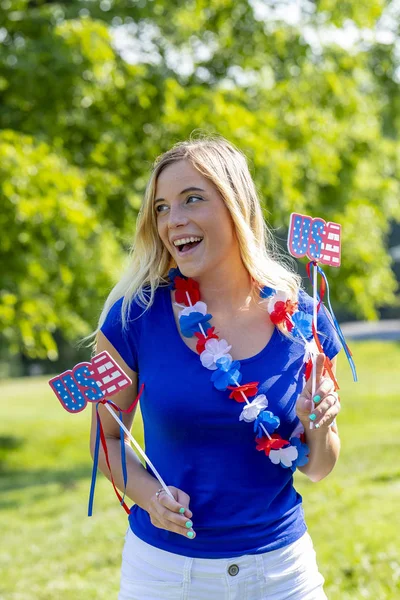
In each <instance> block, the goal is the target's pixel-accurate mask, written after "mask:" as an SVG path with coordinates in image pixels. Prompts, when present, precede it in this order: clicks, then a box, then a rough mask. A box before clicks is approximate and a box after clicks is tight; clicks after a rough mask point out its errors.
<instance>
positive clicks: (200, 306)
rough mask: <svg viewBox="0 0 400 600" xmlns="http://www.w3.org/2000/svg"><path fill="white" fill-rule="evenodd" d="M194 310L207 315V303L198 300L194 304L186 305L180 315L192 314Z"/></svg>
mask: <svg viewBox="0 0 400 600" xmlns="http://www.w3.org/2000/svg"><path fill="white" fill-rule="evenodd" d="M193 312H199V313H201V314H202V315H206V314H207V304H206V303H205V302H201V301H199V302H196V304H193V306H186V308H184V309H183V310H181V311H180V313H179V317H182V315H185V316H187V315H190V314H191V313H193Z"/></svg>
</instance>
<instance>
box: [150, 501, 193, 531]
mask: <svg viewBox="0 0 400 600" xmlns="http://www.w3.org/2000/svg"><path fill="white" fill-rule="evenodd" d="M159 511H161V512H158V514H156V515H155V514H154V513H152V515H151V517H150V518H151V522H152V524H153V525H154V526H155V527H158V528H159V529H165V530H166V531H172V532H173V533H177V534H179V535H183V536H184V537H186V538H189V539H194V538H195V537H196V532H195V531H194V530H193V527H192V525H193V523H192V521H191V520H190V519H185V518H183V517H182V516H181V515H177V514H176V513H173V512H171V511H168V509H167V508H164V507H161V509H159ZM168 516H170V517H171V519H176V518H179V519H182V518H183V522H179V523H176V522H175V521H174V520H170V519H169V518H168Z"/></svg>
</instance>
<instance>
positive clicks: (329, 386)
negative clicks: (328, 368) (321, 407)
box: [313, 377, 335, 404]
mask: <svg viewBox="0 0 400 600" xmlns="http://www.w3.org/2000/svg"><path fill="white" fill-rule="evenodd" d="M334 391H335V386H334V383H333V381H332V379H331V378H330V377H323V378H322V379H321V383H320V385H319V387H317V389H316V391H315V395H314V398H313V401H314V402H315V403H316V404H318V403H319V402H321V400H324V398H325V396H328V394H331V393H332V392H334Z"/></svg>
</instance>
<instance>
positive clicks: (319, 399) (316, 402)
mask: <svg viewBox="0 0 400 600" xmlns="http://www.w3.org/2000/svg"><path fill="white" fill-rule="evenodd" d="M314 402H315V404H318V402H321V396H319V395H318V394H317V395H316V396H314Z"/></svg>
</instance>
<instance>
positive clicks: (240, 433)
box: [91, 136, 340, 600]
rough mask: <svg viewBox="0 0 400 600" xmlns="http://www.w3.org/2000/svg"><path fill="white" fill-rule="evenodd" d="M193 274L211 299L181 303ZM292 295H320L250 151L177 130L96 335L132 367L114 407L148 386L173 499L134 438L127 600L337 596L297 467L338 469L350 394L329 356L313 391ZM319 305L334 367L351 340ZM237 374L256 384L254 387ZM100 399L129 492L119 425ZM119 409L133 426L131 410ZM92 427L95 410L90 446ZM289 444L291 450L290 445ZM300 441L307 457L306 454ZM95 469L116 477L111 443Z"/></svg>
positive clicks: (308, 471) (304, 304) (150, 449)
mask: <svg viewBox="0 0 400 600" xmlns="http://www.w3.org/2000/svg"><path fill="white" fill-rule="evenodd" d="M171 268H178V269H179V271H176V270H175V271H172V275H171V276H172V279H173V282H172V285H171V281H170V280H169V279H168V273H169V272H170V269H171ZM176 276H178V278H177V279H176V278H174V277H176ZM192 280H194V282H195V284H193V285H194V286H195V287H196V286H198V290H199V292H200V294H201V302H204V303H205V306H206V308H205V309H204V306H203V305H200V304H198V305H197V304H196V302H197V297H195V296H192V297H191V298H190V296H189V301H188V302H183V303H182V300H180V301H177V297H178V296H176V295H175V294H176V291H175V290H174V289H173V288H174V287H176V285H175V284H178V283H180V284H182V282H184V283H183V286H184V287H185V285H188V284H187V282H189V283H190V282H192ZM185 282H186V283H185ZM191 285H192V284H191ZM196 289H197V287H196ZM277 294H278V295H277ZM271 295H272V296H271ZM184 296H185V292H184ZM180 297H182V294H181V296H180ZM186 297H187V295H186ZM271 297H274V298H275V300H276V301H277V299H279V298H280V299H283V300H284V301H286V304H285V306H291V307H292V308H293V310H292V311H289V313H288V315H287V316H288V318H287V319H286V320H285V319H283V320H280V321H279V319H273V318H272V316H273V315H276V312H275V313H273V312H271V310H270V303H269V301H270V299H271ZM184 300H185V298H184ZM192 300H193V302H192ZM191 305H192V306H191ZM193 305H196V306H197V308H196V309H195V308H193ZM268 307H269V308H268ZM296 307H297V308H298V309H299V310H300V309H301V311H302V313H301V314H302V315H303V316H304V314H306V315H309V314H310V313H311V312H312V299H311V298H310V296H308V295H307V294H306V293H305V292H304V291H302V290H301V289H300V278H299V276H298V275H296V274H294V273H293V272H292V271H291V270H290V268H289V267H288V266H287V265H285V263H284V262H283V261H282V260H281V259H279V256H278V254H277V252H276V251H275V250H274V244H273V240H272V239H271V234H270V233H269V231H268V229H267V227H266V225H265V223H264V220H263V216H262V210H261V206H260V202H259V199H258V197H257V193H256V190H255V186H254V183H253V181H252V178H251V175H250V173H249V169H248V165H247V161H246V159H245V156H244V155H243V153H242V152H241V151H239V150H238V149H236V148H235V147H234V146H233V145H232V144H230V143H229V142H228V141H227V140H225V139H224V138H222V137H220V136H209V137H203V138H197V139H190V140H188V141H185V142H181V143H178V144H176V145H175V146H173V147H172V148H171V149H170V150H169V151H168V152H166V153H165V154H163V155H162V156H160V157H159V158H158V159H157V160H156V161H155V164H154V168H153V171H152V173H151V176H150V179H149V182H148V185H147V189H146V192H145V197H144V200H143V204H142V207H141V210H140V213H139V216H138V220H137V226H136V235H135V240H134V244H133V248H132V252H131V256H130V264H129V267H128V269H127V271H126V272H125V273H124V275H123V277H122V278H121V280H120V281H119V283H117V285H116V286H115V288H114V289H113V290H112V291H111V293H110V295H109V297H108V299H107V301H106V303H105V306H104V309H103V311H102V314H101V317H100V322H99V328H98V330H97V332H96V333H97V338H96V340H97V344H96V352H101V351H103V350H107V351H108V352H109V353H110V354H111V355H112V356H113V357H114V358H115V360H116V361H117V362H118V363H119V364H120V366H121V367H122V368H123V369H124V370H125V372H126V373H127V374H128V375H129V376H130V377H131V379H132V380H133V385H132V386H131V387H129V388H127V389H125V390H123V391H121V392H119V393H118V394H117V395H116V396H114V397H113V400H114V401H115V402H116V404H118V405H119V406H120V407H121V408H123V409H126V408H127V407H128V406H129V405H130V404H131V403H132V401H133V400H134V398H135V396H136V394H137V390H138V386H139V385H141V384H142V383H144V392H143V394H142V396H141V399H140V404H141V412H142V416H143V422H144V435H145V450H146V453H147V454H148V456H149V458H150V459H151V461H152V462H153V464H154V465H155V466H156V468H157V470H158V471H159V472H160V474H161V476H162V477H163V479H164V481H166V482H167V484H168V486H169V489H170V491H171V493H172V495H173V497H174V500H172V498H170V497H169V496H168V494H167V493H166V492H165V491H162V490H160V485H159V483H158V480H157V479H156V478H155V476H154V474H153V473H152V472H151V470H150V469H146V468H144V467H143V466H142V464H141V463H140V461H139V459H138V458H137V456H136V455H135V453H134V452H133V450H132V449H131V448H130V446H129V444H127V446H126V456H127V458H126V460H127V471H128V483H127V488H126V493H127V496H128V497H129V498H131V499H132V501H133V502H134V505H133V506H132V508H131V511H130V515H129V527H128V531H127V534H126V538H125V546H124V550H123V558H122V575H121V587H120V595H119V599H120V600H150V599H151V600H163V599H167V598H168V599H174V600H180V599H182V600H183V599H186V600H200V599H201V600H203V599H207V600H214V599H218V600H223V599H227V600H228V599H229V600H235V599H237V600H246V599H248V600H261V599H263V600H264V599H267V598H268V599H269V600H284V599H288V598H293V599H295V600H320V599H323V598H326V596H325V593H324V591H323V583H324V578H323V576H322V575H321V574H320V573H319V571H318V567H317V563H316V558H315V552H314V549H313V544H312V541H311V538H310V536H309V534H308V532H307V526H306V524H305V521H304V514H303V509H302V499H301V496H300V495H299V494H298V493H297V492H296V490H295V489H294V487H293V471H294V469H295V467H296V466H297V468H298V469H299V470H300V471H302V472H303V473H304V474H305V475H307V476H308V477H309V478H310V479H311V480H312V481H319V480H321V479H323V478H324V477H326V476H327V475H328V474H329V473H330V471H331V470H332V469H333V467H334V465H335V463H336V461H337V458H338V454H339V447H340V441H339V436H338V430H337V427H336V422H335V417H336V415H337V414H338V412H339V409H340V405H339V402H338V397H337V395H336V393H335V392H334V387H333V384H332V381H331V379H330V378H329V377H325V376H324V375H323V373H324V360H325V357H324V355H323V354H320V355H319V357H318V360H317V393H316V395H315V398H314V401H315V403H316V404H312V402H311V385H310V381H311V380H310V379H309V380H308V381H307V382H305V377H304V368H305V362H304V355H305V347H306V346H305V343H304V342H305V336H304V335H301V334H300V335H297V336H296V335H295V333H296V330H295V329H293V328H292V325H291V323H293V322H294V318H295V315H294V314H293V313H294V311H295V310H296ZM203 309H204V310H203ZM185 310H186V312H185ZM274 310H275V309H274ZM193 311H194V312H196V311H197V312H196V315H199V314H200V313H201V315H200V316H201V318H202V319H203V324H204V327H203V329H202V328H201V326H200V329H199V330H198V331H197V333H198V335H194V334H193V331H192V332H191V331H189V333H188V331H187V326H185V328H183V325H182V324H183V320H182V315H183V316H188V317H189V321H190V318H191V317H190V315H191V314H192V316H193ZM198 311H200V313H199V312H198ZM204 312H206V314H204ZM299 314H300V313H299ZM319 314H320V316H319V320H318V331H319V332H320V334H321V336H322V339H323V340H324V342H323V349H324V353H325V355H326V356H328V357H329V358H330V359H332V362H333V368H335V359H334V357H335V355H336V354H337V353H338V351H339V349H340V343H339V342H338V340H337V338H336V336H335V333H334V331H333V328H332V327H331V324H330V322H329V320H328V319H327V317H326V316H325V314H324V312H323V311H322V310H321V311H320V313H319ZM203 317H204V318H203ZM206 321H207V322H206ZM211 327H214V329H211ZM189 329H190V327H189ZM201 332H203V333H204V336H203V338H202V333H201ZM213 335H214V337H213ZM216 335H218V339H217V338H216V337H215V336H216ZM201 339H202V342H203V346H201V347H200V350H199V346H198V343H199V342H201ZM210 340H212V343H211V344H207V342H209V341H210ZM218 340H219V341H218ZM221 340H226V342H223V341H222V342H221ZM216 341H217V342H218V343H216ZM205 344H206V345H205ZM228 345H229V347H228ZM207 348H208V350H207ZM221 357H222V361H221V360H219V359H221ZM235 361H238V362H235ZM223 365H225V366H226V365H228V366H227V368H226V369H225V370H224V368H225V367H224V366H223ZM234 367H235V368H234ZM238 373H240V376H239V375H238ZM226 377H228V379H226V381H225V379H224V378H226ZM229 377H230V379H229ZM221 378H222V379H221ZM222 380H223V381H225V383H222V384H221V381H222ZM240 381H242V384H243V383H249V382H252V383H254V382H256V384H255V383H254V385H256V387H255V388H254V389H253V391H252V392H249V390H248V394H247V396H246V394H245V393H244V392H243V389H246V388H245V387H240V385H241V384H240V383H239V382H240ZM213 382H214V383H213ZM218 382H219V383H218ZM229 382H230V383H231V384H232V385H230V386H229V385H228V383H229ZM225 384H226V385H225ZM235 386H236V387H235ZM235 389H238V391H237V394H236V396H235V395H234V390H235ZM232 390H233V391H232ZM255 393H257V396H256V401H255V402H254V403H252V402H251V398H250V396H251V394H253V395H254V394H255ZM232 395H233V399H232ZM248 398H249V399H248ZM235 400H236V401H235ZM250 405H251V407H250ZM249 407H250V408H249ZM313 407H314V408H313ZM99 410H100V414H101V418H102V423H103V427H104V432H105V435H106V438H107V442H108V449H109V456H110V462H111V467H112V472H113V476H114V480H115V481H116V483H117V486H118V487H119V488H120V489H121V490H122V489H123V488H124V484H123V475H122V469H121V458H120V442H119V431H118V426H117V425H116V423H115V422H114V421H113V419H112V418H111V417H110V415H109V414H108V413H107V412H106V411H105V410H104V409H103V407H100V409H99ZM93 415H95V411H94V412H93ZM260 415H261V416H260ZM263 415H264V416H263ZM124 419H125V423H126V426H127V427H128V428H130V427H131V426H132V421H133V415H132V414H129V415H126V416H125V417H124ZM263 419H264V420H263ZM311 421H313V423H314V427H313V428H312V429H311V428H310V422H311ZM303 430H304V431H303ZM255 431H256V432H258V434H257V440H256V441H255V436H256V433H255ZM95 432H96V419H95V417H94V418H93V425H92V433H91V447H92V453H93V448H94V440H95ZM272 432H274V435H275V438H272V435H273V433H272ZM301 432H303V437H302V441H301V442H300V441H297V442H296V440H294V438H295V437H296V435H297V438H296V439H297V440H299V439H300V438H299V437H298V436H299V435H300V433H301ZM272 439H275V442H276V440H281V439H284V440H290V443H291V444H292V446H290V447H289V446H287V445H286V446H285V444H283V446H284V447H282V444H281V445H280V442H279V441H278V442H277V446H273V447H274V448H275V450H273V451H271V447H272V446H268V444H270V442H271V440H272ZM260 440H261V441H260ZM293 440H294V441H293ZM275 442H274V443H275ZM287 443H289V442H287ZM256 444H258V445H256ZM263 444H264V446H263ZM305 444H306V445H305ZM267 446H268V448H269V449H268V451H267V450H265V449H266V448H267ZM307 447H308V448H307ZM288 448H289V453H288V454H287V457H289V454H290V456H291V458H290V457H289V458H287V457H286V458H285V456H286V455H285V452H284V450H287V449H288ZM293 448H297V449H298V451H299V452H297V450H293ZM305 448H307V450H308V462H307V459H305V460H302V461H300V460H299V456H300V453H301V452H300V451H302V452H303V459H304V449H305ZM263 449H264V450H265V452H264V451H263ZM273 457H274V458H273ZM294 457H297V458H296V460H295V459H294ZM285 460H289V463H287V462H286V463H285ZM290 461H292V462H290ZM296 461H297V462H296ZM100 468H101V469H102V471H103V472H104V474H105V475H106V476H109V472H108V469H107V466H106V464H105V460H104V455H103V454H101V455H100Z"/></svg>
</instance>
